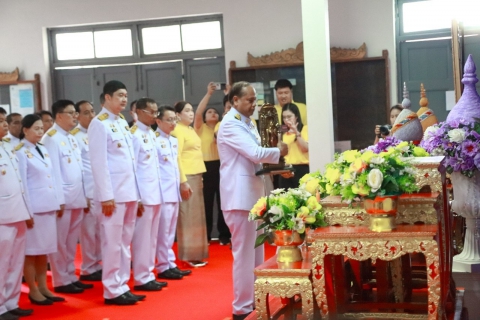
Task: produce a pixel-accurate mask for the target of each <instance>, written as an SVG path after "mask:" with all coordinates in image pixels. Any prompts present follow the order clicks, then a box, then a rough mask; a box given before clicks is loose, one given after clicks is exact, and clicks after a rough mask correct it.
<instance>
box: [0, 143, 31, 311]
mask: <svg viewBox="0 0 480 320" xmlns="http://www.w3.org/2000/svg"><path fill="white" fill-rule="evenodd" d="M27 203H28V198H27V194H26V193H25V181H23V180H22V178H21V176H20V172H19V169H18V160H17V157H16V156H15V155H14V154H13V153H12V152H11V151H9V150H6V149H5V146H4V143H3V142H2V141H0V208H1V209H0V252H1V258H0V315H1V314H4V313H5V312H7V311H9V310H13V309H16V308H18V299H19V298H20V288H21V281H22V273H23V272H22V271H23V262H24V260H25V232H26V229H27V226H26V224H25V220H28V219H30V218H31V216H32V215H31V212H29V209H28V205H27Z"/></svg>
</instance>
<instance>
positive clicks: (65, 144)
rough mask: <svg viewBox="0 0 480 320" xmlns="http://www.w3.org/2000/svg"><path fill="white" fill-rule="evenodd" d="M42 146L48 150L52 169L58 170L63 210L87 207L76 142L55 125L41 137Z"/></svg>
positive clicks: (78, 149)
mask: <svg viewBox="0 0 480 320" xmlns="http://www.w3.org/2000/svg"><path fill="white" fill-rule="evenodd" d="M42 144H43V145H44V146H45V148H46V149H47V150H48V153H49V155H50V159H51V161H52V165H53V167H54V169H55V170H58V169H59V170H60V177H61V182H62V187H63V195H64V197H65V209H80V208H85V207H87V200H86V198H85V191H84V189H83V174H82V170H83V165H82V158H81V151H80V148H79V146H78V142H77V140H75V138H74V137H73V136H72V135H71V134H70V133H69V132H67V131H65V130H63V129H62V128H60V126H59V125H58V124H56V123H55V124H54V125H53V127H51V128H50V129H49V130H48V131H47V133H45V135H44V136H43V138H42Z"/></svg>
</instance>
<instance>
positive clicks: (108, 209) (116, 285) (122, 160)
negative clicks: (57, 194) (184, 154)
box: [88, 80, 145, 305]
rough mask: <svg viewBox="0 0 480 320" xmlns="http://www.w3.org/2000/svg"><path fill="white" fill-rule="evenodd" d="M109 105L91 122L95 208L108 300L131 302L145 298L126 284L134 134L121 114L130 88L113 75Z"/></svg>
mask: <svg viewBox="0 0 480 320" xmlns="http://www.w3.org/2000/svg"><path fill="white" fill-rule="evenodd" d="M103 93H104V95H105V105H104V107H103V109H102V111H100V113H99V114H98V115H97V116H96V117H95V118H94V119H93V120H92V122H91V123H90V126H89V127H88V143H89V146H90V162H91V163H92V164H93V165H92V174H93V183H94V193H93V200H94V201H95V208H96V209H95V210H96V211H97V214H98V215H99V218H100V238H101V241H102V262H103V271H102V282H103V297H104V298H105V304H114V305H131V304H135V303H137V301H138V300H143V299H145V296H144V295H134V294H133V293H131V292H130V288H129V287H128V284H127V282H128V280H129V279H130V261H131V257H130V243H131V242H132V237H133V230H134V228H135V219H136V216H137V208H138V203H137V201H138V199H139V197H138V187H137V181H136V175H135V171H136V161H135V153H134V151H133V140H132V135H131V133H130V129H129V127H128V123H127V121H125V118H124V117H123V115H122V114H121V111H122V110H124V109H125V106H126V105H127V101H128V98H127V88H126V87H125V85H124V84H123V83H121V82H120V81H116V80H112V81H109V82H107V83H106V84H105V86H104V87H103Z"/></svg>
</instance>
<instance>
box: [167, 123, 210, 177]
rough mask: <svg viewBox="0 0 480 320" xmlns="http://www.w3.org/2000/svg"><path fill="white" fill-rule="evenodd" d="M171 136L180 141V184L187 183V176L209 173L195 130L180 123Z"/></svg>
mask: <svg viewBox="0 0 480 320" xmlns="http://www.w3.org/2000/svg"><path fill="white" fill-rule="evenodd" d="M171 135H172V136H174V137H175V138H177V139H178V167H179V169H180V183H184V182H186V181H187V177H186V175H187V174H198V173H203V172H205V171H207V170H206V168H205V163H204V162H203V156H202V141H201V140H200V137H199V136H198V135H197V134H196V132H195V130H193V128H192V127H190V126H186V125H184V124H183V123H178V124H177V126H176V127H175V130H173V131H172V133H171Z"/></svg>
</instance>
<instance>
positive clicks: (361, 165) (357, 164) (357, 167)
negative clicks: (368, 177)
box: [349, 152, 373, 173]
mask: <svg viewBox="0 0 480 320" xmlns="http://www.w3.org/2000/svg"><path fill="white" fill-rule="evenodd" d="M372 153H373V152H372ZM366 167H367V164H366V163H365V162H364V161H363V160H362V158H357V159H355V161H353V162H352V164H350V168H349V171H350V170H351V171H353V172H356V173H360V172H361V171H362V170H363V169H365V168H366Z"/></svg>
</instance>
